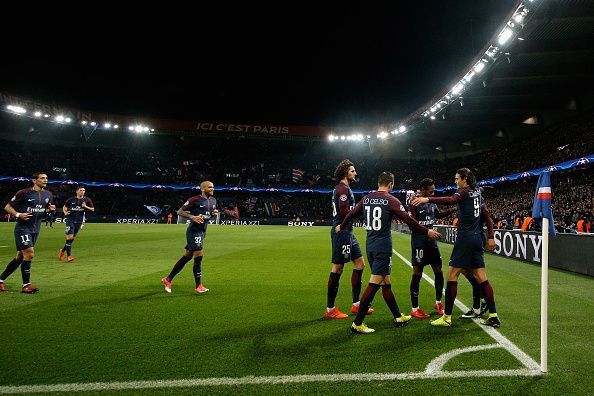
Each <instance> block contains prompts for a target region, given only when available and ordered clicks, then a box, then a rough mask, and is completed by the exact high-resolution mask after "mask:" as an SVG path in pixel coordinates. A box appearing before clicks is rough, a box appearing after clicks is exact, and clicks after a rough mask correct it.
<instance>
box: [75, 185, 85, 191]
mask: <svg viewBox="0 0 594 396" xmlns="http://www.w3.org/2000/svg"><path fill="white" fill-rule="evenodd" d="M81 188H85V186H78V187H76V191H78V190H80V189H81ZM85 190H86V188H85Z"/></svg>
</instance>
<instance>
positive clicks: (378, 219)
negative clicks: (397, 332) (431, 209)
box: [336, 172, 440, 334]
mask: <svg viewBox="0 0 594 396" xmlns="http://www.w3.org/2000/svg"><path fill="white" fill-rule="evenodd" d="M377 184H378V189H377V191H376V192H372V193H371V194H368V195H366V196H365V197H363V199H362V200H361V201H359V203H358V204H357V205H356V206H355V207H354V208H353V209H352V210H351V211H350V212H349V213H348V214H347V215H346V216H345V218H344V219H343V221H342V223H341V224H339V225H337V226H336V232H341V230H342V229H343V227H345V226H346V225H347V224H349V222H350V221H351V218H352V217H353V216H356V215H358V214H360V213H363V217H364V219H365V229H366V230H367V244H366V250H367V261H368V262H369V265H370V266H371V278H370V280H369V284H368V285H367V288H366V289H365V292H364V293H363V297H362V298H361V303H360V305H359V312H358V313H357V316H356V317H355V321H354V322H353V323H352V324H351V331H352V332H354V333H361V334H368V333H373V332H374V331H375V330H374V329H371V328H369V327H367V326H366V325H365V324H364V323H363V320H364V319H365V316H366V315H367V310H368V309H369V306H370V305H371V302H372V301H373V298H374V297H375V294H376V293H377V291H378V290H379V288H380V287H381V288H382V295H383V297H384V300H385V301H386V304H387V305H388V307H389V308H390V311H391V312H392V315H394V325H395V326H397V327H399V326H404V325H405V324H406V323H407V322H408V321H409V320H410V318H411V317H410V316H409V315H403V314H402V313H401V312H400V309H399V308H398V304H397V303H396V299H395V298H394V294H393V293H392V277H391V275H390V274H391V272H392V220H394V218H398V219H400V220H402V221H404V222H405V223H406V224H408V226H409V227H410V229H411V230H413V231H414V232H417V233H419V234H421V235H426V236H427V237H428V238H431V239H437V238H439V237H440V235H439V233H438V232H436V231H434V230H430V229H427V228H426V227H423V226H422V225H420V224H419V223H418V222H417V221H416V220H415V219H413V218H412V217H410V216H409V215H408V213H406V211H405V210H404V206H402V204H401V203H400V201H399V200H398V199H396V198H395V197H394V196H392V195H390V191H392V188H394V175H393V174H392V173H389V172H383V173H382V174H380V175H379V177H378V183H377Z"/></svg>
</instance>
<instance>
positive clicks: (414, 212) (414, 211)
mask: <svg viewBox="0 0 594 396" xmlns="http://www.w3.org/2000/svg"><path fill="white" fill-rule="evenodd" d="M407 209H408V214H409V215H410V217H412V218H413V219H415V220H416V221H418V220H419V218H418V217H417V207H416V206H415V205H413V204H412V203H410V204H408V206H407Z"/></svg>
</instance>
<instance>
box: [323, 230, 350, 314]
mask: <svg viewBox="0 0 594 396" xmlns="http://www.w3.org/2000/svg"><path fill="white" fill-rule="evenodd" d="M330 236H331V238H332V269H331V270H330V276H329V277H328V293H327V301H326V312H325V317H326V319H346V318H348V317H349V316H348V315H347V314H345V313H342V312H340V311H339V310H338V308H336V307H335V301H336V296H337V295H338V287H339V284H340V277H341V275H342V272H343V270H344V264H345V263H346V262H348V261H350V260H351V234H350V233H348V232H345V231H343V232H341V233H336V231H335V230H334V228H332V229H331V231H330Z"/></svg>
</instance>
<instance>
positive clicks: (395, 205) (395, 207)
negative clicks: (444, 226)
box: [389, 197, 441, 239]
mask: <svg viewBox="0 0 594 396" xmlns="http://www.w3.org/2000/svg"><path fill="white" fill-rule="evenodd" d="M389 208H390V212H391V213H392V214H393V215H394V216H396V218H398V219H400V220H402V221H403V222H405V223H406V224H407V225H408V226H409V227H410V229H411V231H413V232H416V233H419V234H423V235H427V236H428V237H429V238H431V239H438V238H441V235H440V234H439V233H438V232H437V231H434V230H430V229H428V228H427V227H423V226H422V225H420V224H419V222H418V221H417V220H415V219H413V218H412V217H410V216H409V214H408V213H406V211H405V210H404V206H402V204H401V203H400V201H399V200H398V199H396V198H394V197H392V199H390V205H389Z"/></svg>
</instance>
